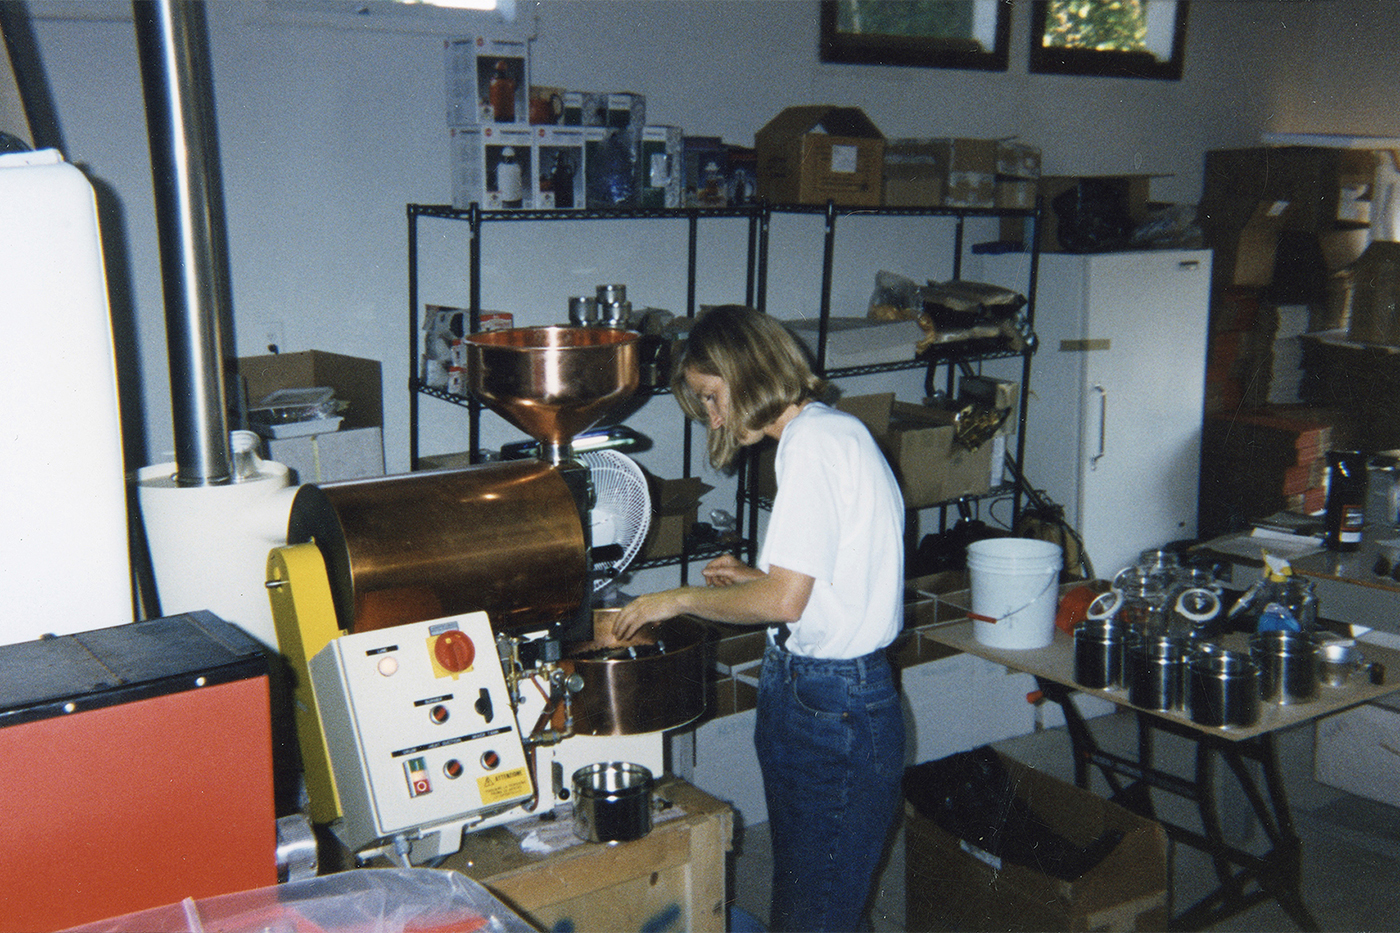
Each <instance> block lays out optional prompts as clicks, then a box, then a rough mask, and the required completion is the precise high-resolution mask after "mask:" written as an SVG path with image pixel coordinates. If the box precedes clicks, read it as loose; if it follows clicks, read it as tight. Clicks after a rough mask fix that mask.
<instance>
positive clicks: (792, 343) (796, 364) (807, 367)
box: [671, 305, 827, 470]
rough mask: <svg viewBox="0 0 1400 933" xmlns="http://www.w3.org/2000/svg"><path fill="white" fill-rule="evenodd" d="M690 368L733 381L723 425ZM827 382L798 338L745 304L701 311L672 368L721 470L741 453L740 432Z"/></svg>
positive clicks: (680, 398) (675, 388)
mask: <svg viewBox="0 0 1400 933" xmlns="http://www.w3.org/2000/svg"><path fill="white" fill-rule="evenodd" d="M688 370H694V371H695V372H698V373H702V374H704V375H707V376H718V377H719V378H720V379H722V380H724V384H725V385H726V386H727V387H728V389H729V408H730V410H729V411H727V412H724V419H723V422H724V423H723V424H722V425H720V427H718V428H710V427H709V417H708V416H707V414H706V412H705V403H704V401H703V400H702V399H700V398H699V396H697V395H696V394H695V393H694V392H693V391H691V388H690V386H689V384H687V383H686V381H685V374H686V372H687V371H688ZM826 388H827V384H826V381H825V380H823V379H821V378H820V377H818V376H817V375H816V374H815V373H813V372H812V367H811V364H810V363H809V362H808V360H807V354H806V352H805V351H804V349H803V347H802V344H800V343H799V342H798V341H797V338H796V337H794V336H793V335H792V334H791V333H790V332H789V331H788V329H787V328H785V327H783V325H782V324H780V323H778V322H777V321H775V320H774V319H773V318H771V317H769V316H768V315H766V314H763V313H761V312H758V311H755V310H753V309H752V308H747V307H745V306H743V305H720V306H718V307H715V308H711V309H709V310H708V311H706V312H704V313H703V314H701V316H700V317H699V318H697V319H696V321H695V324H694V326H693V327H691V329H690V336H689V337H688V338H687V339H686V342H685V345H684V347H683V348H682V349H681V352H680V356H679V357H678V358H677V359H676V361H675V366H674V368H673V369H672V372H671V392H672V393H673V394H674V395H675V396H676V401H677V402H679V403H680V406H681V410H682V411H684V412H685V413H686V415H687V416H689V417H690V418H693V419H694V420H696V421H699V422H700V423H701V424H704V425H706V427H707V428H708V435H707V441H706V446H707V449H708V451H709V455H710V463H711V464H713V465H714V466H715V467H716V468H717V469H721V470H727V469H729V468H730V467H731V466H732V465H733V463H734V460H735V458H736V457H737V456H738V453H739V449H740V447H741V446H742V445H741V444H740V443H739V438H740V436H741V432H749V431H762V430H763V429H764V428H766V427H768V426H769V425H770V424H772V423H773V422H774V421H776V420H777V419H778V416H779V415H781V414H782V413H783V412H784V411H786V410H787V408H788V406H789V405H800V404H802V403H803V402H806V401H809V400H812V399H817V398H820V397H821V396H822V395H823V394H824V393H825V392H826Z"/></svg>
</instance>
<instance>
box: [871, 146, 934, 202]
mask: <svg viewBox="0 0 1400 933" xmlns="http://www.w3.org/2000/svg"><path fill="white" fill-rule="evenodd" d="M884 176H885V194H884V197H885V206H886V207H938V206H939V205H941V204H942V203H943V197H944V189H945V188H946V186H947V183H948V158H947V149H946V147H944V146H941V145H939V143H938V141H936V140H929V139H895V140H891V141H890V142H889V143H888V144H887V145H886V146H885V167H884Z"/></svg>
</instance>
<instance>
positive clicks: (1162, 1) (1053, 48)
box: [1029, 0, 1186, 81]
mask: <svg viewBox="0 0 1400 933" xmlns="http://www.w3.org/2000/svg"><path fill="white" fill-rule="evenodd" d="M1030 32H1031V50H1030V66H1029V67H1030V71H1031V73H1032V74H1063V75H1091V76H1095V77H1101V78H1157V79H1160V80H1165V81H1178V80H1180V79H1181V62H1182V54H1183V52H1184V50H1185V47H1186V0H1036V2H1035V3H1033V4H1031V30H1030Z"/></svg>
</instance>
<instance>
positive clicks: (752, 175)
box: [724, 146, 758, 205]
mask: <svg viewBox="0 0 1400 933" xmlns="http://www.w3.org/2000/svg"><path fill="white" fill-rule="evenodd" d="M724 151H725V157H726V159H727V160H728V163H729V164H728V168H727V169H726V171H725V185H724V191H725V197H726V198H727V199H728V201H729V203H730V204H731V205H737V204H753V203H756V202H757V201H758V150H757V149H754V148H753V147H751V146H725V147H724Z"/></svg>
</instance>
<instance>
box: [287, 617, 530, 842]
mask: <svg viewBox="0 0 1400 933" xmlns="http://www.w3.org/2000/svg"><path fill="white" fill-rule="evenodd" d="M311 680H312V684H313V686H314V688H315V694H316V706H317V709H318V711H319V712H320V715H321V724H322V728H323V730H324V732H325V737H326V746H327V749H328V751H329V753H330V759H331V767H332V769H333V770H334V772H335V781H336V787H337V790H338V791H339V794H340V804H341V809H342V811H343V814H344V815H343V818H342V820H341V822H340V825H338V826H337V827H335V828H336V831H337V834H339V835H340V836H341V838H342V840H343V841H345V843H346V844H347V845H348V846H350V847H351V848H352V849H359V848H362V847H364V846H366V845H369V844H371V843H373V842H376V841H379V840H383V839H388V838H390V837H393V836H394V835H396V834H399V833H407V834H410V835H411V834H412V833H413V831H415V830H420V829H425V828H431V827H433V826H435V825H439V824H447V823H452V822H454V821H455V822H457V823H463V822H469V821H471V820H472V819H473V818H474V817H478V816H480V817H484V816H488V815H490V814H492V813H495V812H498V811H502V810H507V809H509V808H511V807H513V806H515V805H516V804H518V803H520V802H522V801H524V800H527V799H529V798H530V797H531V796H532V794H533V793H534V788H533V786H532V784H531V780H530V774H529V770H528V768H527V767H526V760H525V750H524V746H523V744H522V742H521V737H520V732H519V728H518V726H517V724H516V721H515V715H514V712H513V711H512V709H511V707H510V702H509V699H508V696H507V694H506V684H505V677H504V675H503V674H502V672H501V665H500V661H499V659H498V657H497V654H496V648H495V637H494V635H493V634H492V632H491V626H490V622H489V620H488V619H487V616H486V613H484V612H474V613H467V614H464V615H460V616H453V617H449V618H444V619H435V620H432V621H428V622H416V623H412V624H409V625H400V626H395V627H393V628H387V629H378V630H375V631H371V632H362V633H355V634H352V635H342V636H340V637H339V638H336V639H333V640H332V641H331V642H330V643H328V644H327V645H326V646H325V647H324V648H322V649H321V651H320V652H318V653H317V654H316V656H315V657H314V658H313V659H312V661H311ZM443 844H444V845H445V846H447V848H446V849H445V851H455V848H456V846H455V845H454V844H453V841H451V840H447V839H445V838H444V840H443Z"/></svg>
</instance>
